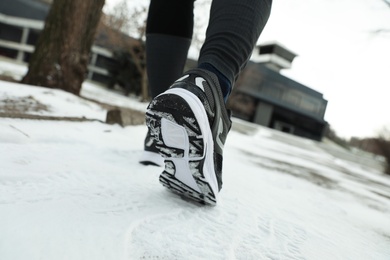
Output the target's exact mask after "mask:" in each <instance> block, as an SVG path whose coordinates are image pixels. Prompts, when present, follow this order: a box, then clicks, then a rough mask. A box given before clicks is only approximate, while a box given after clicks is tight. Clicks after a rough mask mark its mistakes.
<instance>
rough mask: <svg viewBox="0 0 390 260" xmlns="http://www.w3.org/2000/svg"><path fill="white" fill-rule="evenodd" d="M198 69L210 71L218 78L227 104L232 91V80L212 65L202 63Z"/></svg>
mask: <svg viewBox="0 0 390 260" xmlns="http://www.w3.org/2000/svg"><path fill="white" fill-rule="evenodd" d="M198 68H200V69H205V70H208V71H210V72H212V73H214V74H215V75H216V76H217V78H218V82H219V85H220V86H221V91H222V95H223V99H224V101H225V102H226V101H227V99H228V97H229V94H230V92H231V90H232V83H231V82H230V80H229V79H228V78H227V77H226V76H225V75H223V74H222V73H221V72H220V71H219V70H217V69H216V68H215V67H214V66H213V65H211V64H210V63H201V64H199V65H198Z"/></svg>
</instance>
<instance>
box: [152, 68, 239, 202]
mask: <svg viewBox="0 0 390 260" xmlns="http://www.w3.org/2000/svg"><path fill="white" fill-rule="evenodd" d="M146 124H147V126H148V127H149V130H150V133H151V134H152V135H153V137H154V138H155V141H156V148H157V149H158V150H159V151H160V154H161V155H162V156H163V157H164V158H165V170H164V171H163V173H162V174H161V175H160V182H161V183H162V184H163V185H164V186H165V187H167V188H168V189H170V190H172V191H174V192H176V193H179V194H181V195H184V196H186V197H189V198H191V199H193V200H196V201H198V202H201V203H205V204H212V205H215V204H216V203H217V196H218V192H219V191H220V190H221V188H222V152H223V146H224V143H225V141H226V137H227V134H228V132H229V130H230V127H231V120H230V115H229V113H228V111H227V110H226V107H225V102H224V101H223V97H222V93H221V89H220V86H219V83H218V79H217V77H216V76H215V75H214V74H213V73H211V72H208V71H206V70H201V69H194V70H191V71H189V72H187V73H186V74H184V76H183V77H181V78H180V79H178V80H177V81H176V82H175V83H173V85H172V86H171V87H170V88H169V89H168V90H167V91H165V92H164V93H162V94H160V95H159V96H157V97H156V98H154V99H153V100H152V102H151V103H150V104H149V106H148V110H147V112H146Z"/></svg>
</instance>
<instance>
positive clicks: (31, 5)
mask: <svg viewBox="0 0 390 260" xmlns="http://www.w3.org/2000/svg"><path fill="white" fill-rule="evenodd" d="M49 8H50V5H49V4H47V3H45V2H43V1H40V0H1V1H0V13H2V14H5V15H9V16H15V17H20V18H27V19H33V20H40V21H44V20H45V18H46V15H47V14H48V12H49Z"/></svg>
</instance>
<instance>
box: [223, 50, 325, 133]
mask: <svg viewBox="0 0 390 260" xmlns="http://www.w3.org/2000/svg"><path fill="white" fill-rule="evenodd" d="M259 49H260V51H259V54H260V55H254V56H255V58H254V60H255V61H251V62H249V63H248V65H247V67H246V68H245V69H244V71H243V72H242V74H241V75H240V77H239V79H238V80H237V82H236V85H235V88H234V91H233V93H232V95H231V98H230V100H229V104H228V105H229V107H230V108H231V109H232V111H233V115H234V116H235V117H238V118H241V119H244V120H247V121H250V122H254V123H257V124H260V125H263V126H267V127H270V128H274V129H277V130H280V131H283V132H287V133H291V134H294V135H297V136H301V137H306V138H310V139H313V140H318V141H320V140H321V139H322V137H323V135H324V132H325V130H326V128H327V122H326V121H325V120H324V115H325V110H326V106H327V100H325V99H324V98H323V95H322V94H321V93H319V92H317V91H315V90H313V89H311V88H309V87H307V86H304V85H302V84H300V83H298V82H296V81H294V80H292V79H290V78H287V77H285V76H283V75H282V74H280V73H279V71H280V69H284V68H289V67H290V66H291V63H292V61H293V59H294V58H295V56H296V55H295V54H294V53H292V52H290V51H288V50H287V49H285V48H284V47H282V46H281V45H279V44H275V43H274V44H268V45H263V46H260V47H259ZM256 56H257V57H256Z"/></svg>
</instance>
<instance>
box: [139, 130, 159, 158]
mask: <svg viewBox="0 0 390 260" xmlns="http://www.w3.org/2000/svg"><path fill="white" fill-rule="evenodd" d="M139 162H140V163H141V164H143V165H154V166H164V158H163V157H162V156H161V155H160V151H159V150H158V149H157V147H156V141H155V139H154V137H153V135H151V133H150V130H148V132H147V134H146V137H145V143H144V151H143V152H142V155H141V158H140V160H139Z"/></svg>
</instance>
